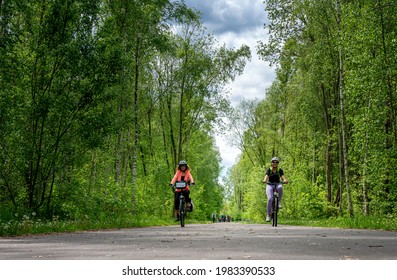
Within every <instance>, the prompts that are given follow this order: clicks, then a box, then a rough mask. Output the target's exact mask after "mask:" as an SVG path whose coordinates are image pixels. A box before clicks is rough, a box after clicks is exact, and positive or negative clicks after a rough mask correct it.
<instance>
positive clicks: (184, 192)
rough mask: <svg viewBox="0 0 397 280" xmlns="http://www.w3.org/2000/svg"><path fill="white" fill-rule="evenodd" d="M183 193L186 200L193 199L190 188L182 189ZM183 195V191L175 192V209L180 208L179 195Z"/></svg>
mask: <svg viewBox="0 0 397 280" xmlns="http://www.w3.org/2000/svg"><path fill="white" fill-rule="evenodd" d="M182 192H183V195H184V196H185V200H186V202H189V203H190V201H191V199H190V197H189V194H190V190H184V191H182ZM180 196H181V192H175V199H174V205H175V210H179V197H180Z"/></svg>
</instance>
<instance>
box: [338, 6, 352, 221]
mask: <svg viewBox="0 0 397 280" xmlns="http://www.w3.org/2000/svg"><path fill="white" fill-rule="evenodd" d="M336 5H337V7H336V9H337V21H338V31H339V36H338V37H339V40H342V36H341V16H342V15H341V7H340V3H339V0H337V1H336ZM344 97H345V96H344V72H343V51H342V45H341V43H340V42H339V102H340V121H341V130H342V152H343V167H344V170H345V184H346V194H347V201H348V206H349V215H350V216H351V217H352V216H353V205H352V201H351V197H350V186H349V169H348V154H347V153H348V151H347V142H346V141H347V139H346V137H347V136H346V116H345V103H344Z"/></svg>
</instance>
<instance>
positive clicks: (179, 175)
mask: <svg viewBox="0 0 397 280" xmlns="http://www.w3.org/2000/svg"><path fill="white" fill-rule="evenodd" d="M178 181H183V182H186V183H187V185H186V188H184V189H182V190H181V189H175V196H174V206H175V216H176V220H177V221H179V197H180V196H181V193H182V192H183V195H184V196H185V198H186V206H187V209H190V210H191V208H190V207H191V201H192V200H191V198H190V197H189V195H190V188H189V185H194V179H193V176H192V174H190V167H189V165H188V164H187V162H186V161H185V160H181V161H180V162H179V164H178V167H177V169H176V172H175V175H174V178H172V180H171V183H170V186H173V185H174V184H175V183H176V182H178Z"/></svg>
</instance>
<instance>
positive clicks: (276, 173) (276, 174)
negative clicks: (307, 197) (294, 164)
mask: <svg viewBox="0 0 397 280" xmlns="http://www.w3.org/2000/svg"><path fill="white" fill-rule="evenodd" d="M279 162H280V161H279V159H278V157H273V158H272V167H271V168H268V169H267V170H266V174H265V178H264V179H263V183H266V182H270V183H280V179H282V180H283V182H284V184H287V183H288V181H287V179H286V178H285V176H284V171H283V170H282V169H281V168H278V164H279ZM277 191H278V197H279V204H278V208H279V209H280V208H281V207H282V206H281V198H282V196H283V185H282V184H278V185H277ZM266 195H267V215H266V222H270V213H271V210H272V203H273V187H272V186H271V185H267V186H266Z"/></svg>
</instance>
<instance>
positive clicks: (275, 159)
mask: <svg viewBox="0 0 397 280" xmlns="http://www.w3.org/2000/svg"><path fill="white" fill-rule="evenodd" d="M273 161H277V162H280V161H279V160H278V157H274V158H272V162H273Z"/></svg>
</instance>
